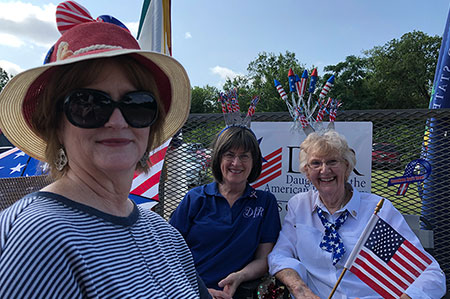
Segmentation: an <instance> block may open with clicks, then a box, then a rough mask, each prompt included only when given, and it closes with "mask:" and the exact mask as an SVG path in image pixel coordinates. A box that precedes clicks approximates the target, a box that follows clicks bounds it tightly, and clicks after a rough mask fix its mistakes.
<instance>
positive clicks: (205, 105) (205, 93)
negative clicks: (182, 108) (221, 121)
mask: <svg viewBox="0 0 450 299" xmlns="http://www.w3.org/2000/svg"><path fill="white" fill-rule="evenodd" d="M191 94H192V98H191V113H218V112H220V111H219V106H218V105H217V99H218V98H219V90H218V89H217V88H215V87H213V86H209V85H206V86H205V87H198V86H194V87H193V88H192V90H191Z"/></svg>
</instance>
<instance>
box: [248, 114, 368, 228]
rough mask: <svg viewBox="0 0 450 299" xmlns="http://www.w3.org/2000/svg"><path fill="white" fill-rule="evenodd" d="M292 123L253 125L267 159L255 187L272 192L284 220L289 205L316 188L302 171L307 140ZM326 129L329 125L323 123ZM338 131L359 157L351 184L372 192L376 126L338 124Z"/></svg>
mask: <svg viewBox="0 0 450 299" xmlns="http://www.w3.org/2000/svg"><path fill="white" fill-rule="evenodd" d="M292 124H293V123H292V122H252V125H251V126H252V127H251V128H252V130H253V132H255V134H256V137H257V138H258V139H260V138H262V140H261V143H260V147H261V151H262V155H263V157H266V160H267V162H263V171H262V174H261V176H260V178H259V179H258V180H257V181H256V182H254V183H253V184H252V186H254V187H255V188H257V189H261V190H265V191H270V192H272V193H273V194H274V195H275V197H276V198H277V200H278V208H279V211H280V216H281V219H282V220H283V219H284V216H285V214H286V208H287V202H288V201H289V199H290V198H291V197H292V196H294V195H295V194H297V193H300V192H306V191H308V190H309V189H310V188H314V186H312V184H311V183H310V182H309V181H308V180H307V179H306V177H305V176H304V175H303V174H301V173H300V171H299V153H300V144H301V143H302V142H303V140H304V139H305V138H306V135H305V134H304V133H303V132H301V133H300V132H298V131H294V130H292V129H291V128H292ZM323 125H324V127H326V126H327V125H328V123H326V122H324V123H323ZM335 129H336V131H337V132H339V133H340V134H342V135H344V136H345V137H346V139H347V142H348V144H349V146H350V147H351V148H352V149H354V150H355V153H356V161H357V162H356V167H355V169H356V170H357V171H358V172H359V173H360V174H361V176H359V175H356V174H355V173H352V174H351V175H350V177H349V180H348V181H349V183H350V184H351V185H352V186H353V187H355V188H356V189H357V190H359V191H363V192H370V188H371V186H370V182H371V172H372V169H371V168H372V163H371V159H372V123H371V122H335Z"/></svg>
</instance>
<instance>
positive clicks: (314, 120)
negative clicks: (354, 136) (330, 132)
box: [274, 69, 341, 135]
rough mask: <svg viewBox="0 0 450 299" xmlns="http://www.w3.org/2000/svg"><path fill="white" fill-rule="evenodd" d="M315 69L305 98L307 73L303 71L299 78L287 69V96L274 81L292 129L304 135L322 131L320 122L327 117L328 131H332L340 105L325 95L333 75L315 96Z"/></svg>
mask: <svg viewBox="0 0 450 299" xmlns="http://www.w3.org/2000/svg"><path fill="white" fill-rule="evenodd" d="M317 77H318V76H317V69H314V70H313V71H312V73H311V76H310V78H309V87H308V92H309V95H308V97H307V98H306V87H307V86H308V84H307V81H308V71H307V70H304V71H303V73H302V76H301V78H300V77H299V76H298V75H296V74H294V72H293V70H292V69H289V74H288V78H289V91H290V94H291V100H290V101H289V96H288V94H287V93H286V91H285V90H284V88H283V87H282V86H281V83H280V82H279V81H278V80H276V79H275V80H274V85H275V88H276V89H277V91H278V94H279V95H280V97H281V99H282V100H283V101H284V102H285V103H286V106H287V108H288V111H289V114H290V115H291V117H292V119H293V120H294V125H293V129H296V130H299V129H302V130H303V131H304V132H305V134H306V135H308V134H310V133H312V132H314V131H317V130H321V129H322V121H323V120H324V117H325V116H326V115H329V121H330V122H329V124H328V129H334V121H335V120H336V114H337V109H338V107H340V106H341V103H340V102H339V101H338V100H336V99H332V98H328V99H327V94H328V92H329V91H330V90H331V88H332V87H333V84H334V75H332V76H331V77H330V78H328V80H327V82H326V83H325V84H324V86H323V88H322V90H321V91H320V93H318V95H317V94H316V91H317V89H316V83H317Z"/></svg>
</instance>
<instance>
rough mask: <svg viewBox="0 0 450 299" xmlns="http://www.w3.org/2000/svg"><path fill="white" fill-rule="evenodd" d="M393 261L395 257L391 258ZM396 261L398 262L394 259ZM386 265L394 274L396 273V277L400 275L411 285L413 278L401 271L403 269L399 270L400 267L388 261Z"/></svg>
mask: <svg viewBox="0 0 450 299" xmlns="http://www.w3.org/2000/svg"><path fill="white" fill-rule="evenodd" d="M393 258H394V259H395V256H394V257H393ZM395 260H396V261H398V260H397V259H395ZM387 265H388V266H389V267H390V268H392V270H393V271H394V272H397V274H398V275H401V276H402V277H403V278H404V279H406V280H407V281H408V282H409V283H413V282H414V278H412V277H411V274H409V273H406V272H405V271H403V269H401V268H400V267H398V266H397V265H396V264H394V263H393V262H392V260H391V261H389V263H387Z"/></svg>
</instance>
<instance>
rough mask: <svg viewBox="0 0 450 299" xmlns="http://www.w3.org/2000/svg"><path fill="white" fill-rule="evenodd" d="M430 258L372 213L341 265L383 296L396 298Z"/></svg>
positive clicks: (427, 263) (421, 270) (429, 261)
mask: <svg viewBox="0 0 450 299" xmlns="http://www.w3.org/2000/svg"><path fill="white" fill-rule="evenodd" d="M431 262H432V261H431V259H430V258H428V257H427V256H426V255H425V254H424V253H423V252H422V251H420V250H419V249H417V248H416V247H415V246H414V245H413V244H411V243H410V242H409V241H408V240H406V239H405V238H404V237H402V236H401V235H400V234H399V233H398V232H397V231H396V230H395V229H393V228H392V227H391V226H390V225H389V224H388V223H386V222H385V221H384V220H382V219H381V218H379V217H378V216H377V215H376V214H374V215H372V217H371V218H370V220H369V223H368V225H367V227H366V229H365V230H364V232H363V234H362V235H361V237H360V240H359V241H358V243H357V245H356V246H355V248H354V249H353V251H352V253H351V254H350V257H349V259H348V260H347V263H346V265H345V268H347V269H349V270H350V271H351V272H352V273H353V274H355V275H356V276H358V277H359V279H361V280H362V281H363V282H365V283H366V284H367V285H368V286H370V287H371V288H372V289H373V290H374V291H376V292H377V293H378V294H380V295H381V296H383V298H399V297H400V296H401V294H403V293H404V292H405V290H406V289H407V288H408V287H409V286H410V285H411V284H412V283H413V282H414V281H415V280H416V278H417V277H419V275H420V274H421V273H422V272H423V271H424V270H425V269H426V268H427V267H428V265H430V264H431Z"/></svg>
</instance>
